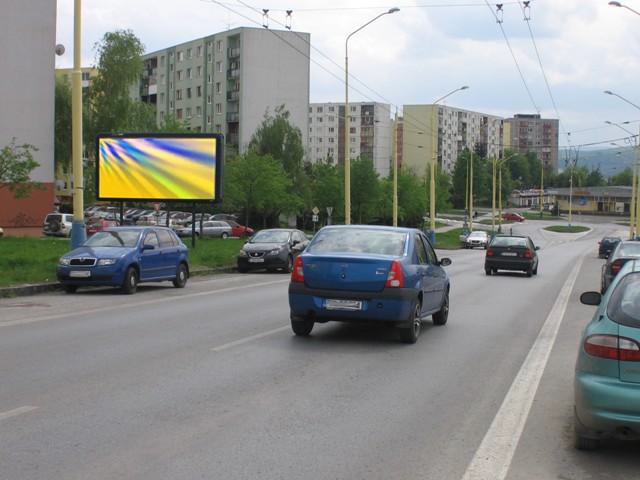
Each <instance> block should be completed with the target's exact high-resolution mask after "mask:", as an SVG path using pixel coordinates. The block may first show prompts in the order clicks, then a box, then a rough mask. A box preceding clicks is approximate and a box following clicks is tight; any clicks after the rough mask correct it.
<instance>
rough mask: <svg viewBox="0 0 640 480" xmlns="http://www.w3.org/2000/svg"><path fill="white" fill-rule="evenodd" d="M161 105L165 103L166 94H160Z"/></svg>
mask: <svg viewBox="0 0 640 480" xmlns="http://www.w3.org/2000/svg"><path fill="white" fill-rule="evenodd" d="M160 103H164V93H161V94H160Z"/></svg>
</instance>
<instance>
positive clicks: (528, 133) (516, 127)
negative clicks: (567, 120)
mask: <svg viewBox="0 0 640 480" xmlns="http://www.w3.org/2000/svg"><path fill="white" fill-rule="evenodd" d="M504 122H505V125H507V126H508V129H507V132H508V135H506V137H507V138H508V142H505V148H507V149H509V150H512V151H516V152H520V153H527V152H534V153H536V154H537V155H538V159H539V160H540V161H541V162H543V164H544V166H545V168H548V169H551V170H553V171H554V172H555V171H557V170H558V129H559V121H558V119H552V118H541V117H540V115H539V114H522V113H520V114H516V115H514V116H513V118H507V119H505V120H504Z"/></svg>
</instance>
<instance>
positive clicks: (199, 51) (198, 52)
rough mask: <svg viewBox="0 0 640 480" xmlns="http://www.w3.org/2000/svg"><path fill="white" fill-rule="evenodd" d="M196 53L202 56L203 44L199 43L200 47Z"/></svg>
mask: <svg viewBox="0 0 640 480" xmlns="http://www.w3.org/2000/svg"><path fill="white" fill-rule="evenodd" d="M196 55H197V56H198V57H201V56H202V45H198V48H197V49H196Z"/></svg>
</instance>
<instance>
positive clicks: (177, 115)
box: [176, 108, 182, 120]
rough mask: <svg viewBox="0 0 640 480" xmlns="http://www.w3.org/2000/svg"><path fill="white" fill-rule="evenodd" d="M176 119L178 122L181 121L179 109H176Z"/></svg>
mask: <svg viewBox="0 0 640 480" xmlns="http://www.w3.org/2000/svg"><path fill="white" fill-rule="evenodd" d="M176 118H177V119H178V120H182V109H181V108H178V109H176Z"/></svg>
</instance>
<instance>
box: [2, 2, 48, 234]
mask: <svg viewBox="0 0 640 480" xmlns="http://www.w3.org/2000/svg"><path fill="white" fill-rule="evenodd" d="M55 41H56V3H55V2H51V1H49V0H33V1H31V2H24V1H22V0H6V1H3V2H2V15H0V45H2V54H1V55H0V68H1V69H2V72H3V78H2V81H1V82H0V98H2V108H0V148H3V147H5V146H7V145H9V144H10V143H11V141H12V139H14V138H15V142H16V145H21V144H25V143H27V144H30V145H33V146H34V147H36V148H37V151H35V152H33V157H34V160H35V161H37V162H38V163H39V164H40V166H39V167H37V168H36V169H35V170H33V172H32V173H31V179H32V180H34V181H37V182H40V183H41V184H42V188H38V189H33V190H32V191H31V194H30V195H29V197H28V198H25V199H16V198H15V197H14V196H13V195H12V194H11V192H10V191H9V189H8V188H7V187H6V186H2V185H0V226H1V227H3V228H5V229H7V227H8V228H9V229H10V228H12V227H15V228H23V227H26V228H34V229H35V228H36V227H37V228H38V231H39V229H40V228H41V227H42V221H43V220H44V217H45V215H46V214H47V213H49V212H51V211H52V210H53V205H54V172H53V168H54V166H53V151H54V136H53V133H54V132H53V129H54V92H55V80H54V70H55V53H54V47H55ZM9 229H7V232H9Z"/></svg>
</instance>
